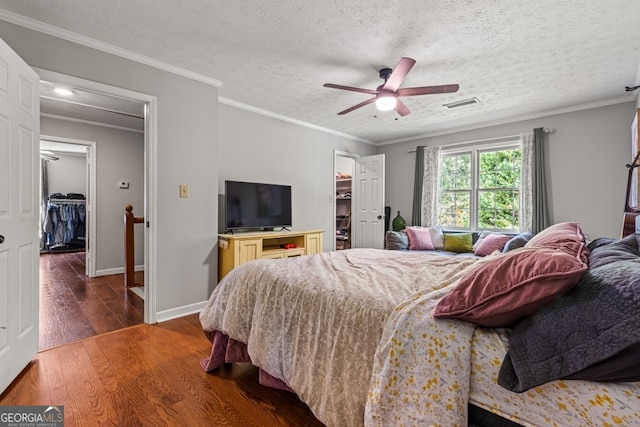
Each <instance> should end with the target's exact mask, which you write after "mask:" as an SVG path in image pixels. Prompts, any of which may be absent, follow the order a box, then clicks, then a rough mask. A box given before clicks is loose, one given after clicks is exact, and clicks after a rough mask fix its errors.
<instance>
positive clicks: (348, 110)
mask: <svg viewBox="0 0 640 427" xmlns="http://www.w3.org/2000/svg"><path fill="white" fill-rule="evenodd" d="M375 100H376V99H375V98H371V99H367V100H366V101H364V102H361V103H360V104H357V105H354V106H353V107H350V108H347V109H346V110H344V111H340V112H339V113H338V115H339V116H341V115H343V114H347V113H350V112H352V111H353V110H356V109H358V108H360V107H364V106H365V105H369V104H371V103H372V102H374V101H375Z"/></svg>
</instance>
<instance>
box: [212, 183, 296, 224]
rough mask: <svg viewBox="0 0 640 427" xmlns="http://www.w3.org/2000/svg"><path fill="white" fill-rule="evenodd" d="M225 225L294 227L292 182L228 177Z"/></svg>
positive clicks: (225, 186)
mask: <svg viewBox="0 0 640 427" xmlns="http://www.w3.org/2000/svg"><path fill="white" fill-rule="evenodd" d="M224 188H225V197H224V200H225V228H226V229H227V230H250V229H251V230H256V229H257V230H273V229H274V228H279V227H291V225H292V224H291V186H290V185H279V184H266V183H259V182H242V181H225V182H224Z"/></svg>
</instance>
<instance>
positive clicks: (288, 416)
mask: <svg viewBox="0 0 640 427" xmlns="http://www.w3.org/2000/svg"><path fill="white" fill-rule="evenodd" d="M209 351H210V344H209V342H208V340H207V339H206V338H205V336H204V334H203V333H202V329H201V326H200V322H199V320H198V316H197V314H194V315H190V316H186V317H182V318H179V319H175V320H170V321H167V322H163V323H159V324H156V325H146V324H141V325H137V326H133V327H129V328H125V329H121V330H118V331H115V332H110V333H106V334H102V335H96V336H93V337H91V338H87V339H84V340H81V341H77V342H75V343H72V344H67V345H63V346H60V347H57V348H54V349H50V350H47V351H43V352H40V353H38V355H37V357H36V359H35V360H34V361H33V362H32V363H31V364H30V365H29V366H28V367H27V368H26V369H25V370H24V371H23V372H22V373H21V374H20V376H19V377H18V379H17V380H16V381H15V382H14V383H13V384H12V385H11V386H10V387H9V388H8V389H7V390H6V391H5V392H4V393H3V394H2V395H0V405H59V406H64V412H65V426H67V427H71V426H89V425H91V426H98V425H105V426H125V427H126V426H204V425H210V426H229V427H236V426H247V427H251V426H256V427H257V426H260V427H263V426H309V427H314V426H318V427H320V426H322V423H320V422H319V421H318V420H317V419H316V418H315V417H314V416H313V414H312V413H311V411H310V410H309V409H308V407H307V406H306V405H305V404H304V403H302V402H301V401H300V400H299V399H298V397H297V396H296V395H295V394H294V393H289V392H285V391H281V390H275V389H272V388H268V387H264V386H261V385H260V384H259V383H258V371H257V369H256V368H255V367H253V366H251V365H249V364H233V365H227V366H225V367H223V368H221V369H218V370H216V371H214V372H211V373H206V372H204V371H203V370H202V368H201V367H200V364H199V361H200V359H202V358H204V357H206V356H207V355H208V353H209Z"/></svg>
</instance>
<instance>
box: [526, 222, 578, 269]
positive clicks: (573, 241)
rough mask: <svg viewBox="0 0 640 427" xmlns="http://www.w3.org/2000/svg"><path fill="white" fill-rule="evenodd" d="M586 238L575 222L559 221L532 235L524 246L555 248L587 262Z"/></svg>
mask: <svg viewBox="0 0 640 427" xmlns="http://www.w3.org/2000/svg"><path fill="white" fill-rule="evenodd" d="M586 240H587V239H586V237H585V235H584V234H583V233H582V230H581V229H580V225H579V224H578V223H577V222H561V223H558V224H554V225H552V226H550V227H547V228H545V229H544V230H542V231H541V232H539V233H538V234H536V235H535V236H533V237H532V238H531V240H529V241H528V242H527V244H526V245H525V246H524V247H525V248H547V249H557V250H560V251H563V252H566V253H568V254H569V255H574V256H577V257H578V258H579V259H580V260H581V261H582V262H587V260H588V259H589V250H588V249H587V244H586Z"/></svg>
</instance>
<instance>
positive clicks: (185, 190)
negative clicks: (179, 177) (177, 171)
mask: <svg viewBox="0 0 640 427" xmlns="http://www.w3.org/2000/svg"><path fill="white" fill-rule="evenodd" d="M188 197H189V186H188V185H186V184H180V198H181V199H186V198H188Z"/></svg>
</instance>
